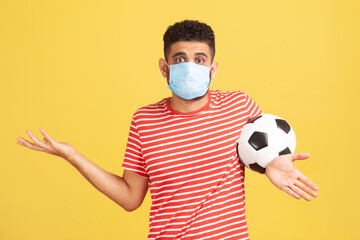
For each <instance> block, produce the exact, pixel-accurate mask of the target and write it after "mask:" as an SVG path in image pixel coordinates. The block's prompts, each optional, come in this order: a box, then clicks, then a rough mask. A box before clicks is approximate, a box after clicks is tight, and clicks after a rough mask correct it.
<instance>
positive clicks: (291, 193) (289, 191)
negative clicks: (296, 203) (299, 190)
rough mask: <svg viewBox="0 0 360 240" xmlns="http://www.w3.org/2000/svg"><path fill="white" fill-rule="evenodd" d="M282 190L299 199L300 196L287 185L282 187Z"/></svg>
mask: <svg viewBox="0 0 360 240" xmlns="http://www.w3.org/2000/svg"><path fill="white" fill-rule="evenodd" d="M283 190H284V191H285V192H287V193H288V194H290V196H293V197H294V198H296V199H300V196H299V195H298V194H296V193H295V192H294V191H293V190H291V189H290V188H289V187H284V189H283Z"/></svg>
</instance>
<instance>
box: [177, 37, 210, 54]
mask: <svg viewBox="0 0 360 240" xmlns="http://www.w3.org/2000/svg"><path fill="white" fill-rule="evenodd" d="M180 52H182V53H184V54H196V53H200V52H203V53H205V54H207V55H210V47H209V45H208V44H207V43H206V42H199V41H178V42H175V43H173V44H171V46H170V57H172V56H173V55H174V54H176V53H180Z"/></svg>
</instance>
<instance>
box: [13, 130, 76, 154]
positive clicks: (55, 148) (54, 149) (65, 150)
mask: <svg viewBox="0 0 360 240" xmlns="http://www.w3.org/2000/svg"><path fill="white" fill-rule="evenodd" d="M39 130H40V132H41V133H42V135H43V136H44V138H43V140H44V141H41V140H39V139H37V138H36V137H35V136H34V134H33V133H32V132H31V131H30V130H26V133H27V134H28V135H29V137H30V138H31V140H32V141H33V142H34V143H32V142H29V141H28V140H26V139H24V138H22V137H19V138H18V139H17V140H18V141H17V144H20V145H22V146H24V147H27V148H30V149H33V150H37V151H41V152H46V153H50V154H53V155H56V156H59V157H62V158H64V159H66V160H69V158H70V157H71V156H73V155H75V153H76V150H75V149H74V148H73V147H72V146H71V145H70V144H69V143H66V142H57V141H55V140H54V139H53V138H52V137H50V136H49V134H48V133H47V132H45V130H44V129H42V128H40V129H39Z"/></svg>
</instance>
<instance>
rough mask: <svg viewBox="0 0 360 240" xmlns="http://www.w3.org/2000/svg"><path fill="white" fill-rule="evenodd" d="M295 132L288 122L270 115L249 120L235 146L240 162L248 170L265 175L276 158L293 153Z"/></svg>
mask: <svg viewBox="0 0 360 240" xmlns="http://www.w3.org/2000/svg"><path fill="white" fill-rule="evenodd" d="M295 147H296V136H295V132H294V130H293V129H292V127H291V126H290V124H289V123H288V122H286V121H285V120H284V119H282V118H281V117H278V116H275V115H272V114H263V115H260V116H257V117H254V118H250V119H249V120H248V121H247V122H246V124H245V125H244V127H243V129H242V131H241V134H240V137H239V140H238V144H237V146H236V150H237V154H238V156H239V159H240V161H241V162H242V163H243V164H244V165H245V166H246V167H248V168H249V169H251V170H253V171H256V172H259V173H265V168H266V166H267V165H268V164H269V163H270V162H271V161H272V160H273V159H274V158H276V157H278V156H280V155H284V154H289V153H294V152H295Z"/></svg>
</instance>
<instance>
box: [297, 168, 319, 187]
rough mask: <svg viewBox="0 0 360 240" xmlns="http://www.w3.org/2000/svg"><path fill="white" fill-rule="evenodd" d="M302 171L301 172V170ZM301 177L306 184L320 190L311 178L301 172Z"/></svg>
mask: <svg viewBox="0 0 360 240" xmlns="http://www.w3.org/2000/svg"><path fill="white" fill-rule="evenodd" d="M299 173H300V172H299ZM299 179H300V180H301V181H302V182H304V183H305V184H306V185H308V186H310V187H311V188H312V189H314V190H315V191H317V190H319V187H318V186H316V185H315V184H314V183H313V182H312V181H311V180H310V179H308V178H307V177H305V176H304V175H303V174H302V173H300V176H299Z"/></svg>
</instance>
